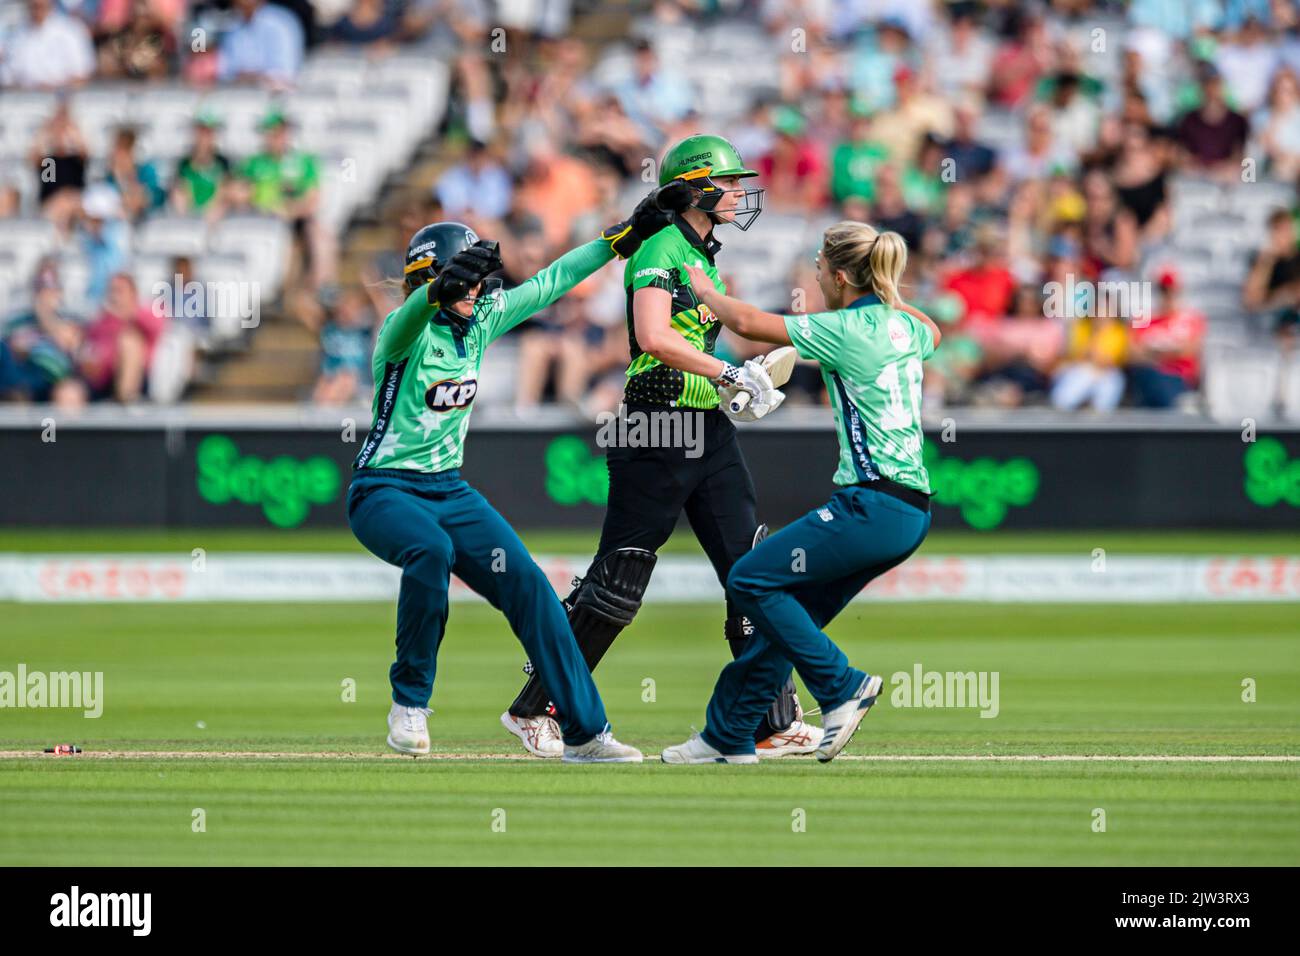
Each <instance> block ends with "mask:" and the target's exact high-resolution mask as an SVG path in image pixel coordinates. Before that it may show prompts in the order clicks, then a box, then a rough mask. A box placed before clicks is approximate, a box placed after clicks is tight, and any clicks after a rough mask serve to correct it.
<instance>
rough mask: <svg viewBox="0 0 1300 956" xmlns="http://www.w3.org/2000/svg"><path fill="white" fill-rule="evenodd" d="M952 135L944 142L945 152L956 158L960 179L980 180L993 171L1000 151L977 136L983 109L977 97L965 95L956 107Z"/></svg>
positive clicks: (958, 180) (956, 174) (954, 160)
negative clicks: (995, 150)
mask: <svg viewBox="0 0 1300 956" xmlns="http://www.w3.org/2000/svg"><path fill="white" fill-rule="evenodd" d="M952 116H953V134H952V138H951V139H949V140H948V141H947V142H945V143H944V144H943V151H944V155H945V156H947V157H950V158H951V159H952V164H953V172H954V174H955V176H956V181H957V182H978V181H979V180H981V179H983V178H984V177H985V176H987V175H989V174H990V173H991V172H993V170H994V167H995V166H996V165H997V158H998V156H997V153H996V152H994V151H993V149H991V148H990V147H989V146H987V145H985V144H984V143H981V142H980V141H979V139H978V138H977V134H976V130H977V129H978V128H979V121H980V110H979V102H978V100H976V99H975V98H974V97H970V96H965V97H962V98H961V99H959V100H957V101H956V105H955V106H954V107H953V114H952Z"/></svg>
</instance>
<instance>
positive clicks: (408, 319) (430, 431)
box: [353, 240, 614, 472]
mask: <svg viewBox="0 0 1300 956" xmlns="http://www.w3.org/2000/svg"><path fill="white" fill-rule="evenodd" d="M613 257H614V253H613V251H612V250H611V249H610V247H609V243H607V242H604V241H601V240H595V241H592V242H589V243H587V244H586V245H583V246H579V247H578V248H576V249H573V250H571V251H570V252H568V253H566V254H565V255H563V256H561V257H560V258H559V259H556V260H555V261H554V262H552V263H551V264H550V265H549V266H547V267H546V268H545V269H543V270H542V271H541V272H539V273H537V275H535V276H533V277H532V278H531V279H529V280H528V281H527V282H524V283H523V284H521V285H518V286H516V287H515V288H513V289H508V290H505V291H501V290H497V291H496V292H494V293H492V294H491V295H486V296H480V297H479V298H478V299H477V300H476V302H475V303H474V317H473V321H472V322H470V323H468V325H467V327H466V328H465V330H464V334H461V333H460V332H459V331H458V330H457V329H455V328H453V327H452V326H451V325H447V324H444V322H443V321H442V320H440V319H438V318H436V315H437V310H436V309H434V307H433V306H432V305H430V304H429V299H428V296H429V289H430V286H429V285H426V286H424V287H423V288H420V289H416V290H415V291H414V292H412V293H411V294H410V295H409V296H407V299H406V301H405V302H404V303H403V304H402V305H401V307H400V308H397V309H394V310H393V311H392V312H390V313H389V314H388V317H387V318H386V319H384V324H383V326H381V327H380V330H379V338H378V341H377V342H376V343H375V352H374V357H373V358H372V359H371V368H372V369H373V371H374V376H375V397H374V402H373V405H372V415H373V418H374V421H373V424H372V425H371V428H370V435H369V437H367V438H366V441H365V444H363V445H362V446H361V451H360V452H358V454H357V458H356V462H355V463H354V464H353V467H354V468H358V469H359V468H400V469H404V470H407V471H430V472H432V471H446V470H447V469H449V468H459V467H460V466H461V463H462V462H463V461H464V458H465V433H466V431H467V430H468V429H469V416H470V411H471V409H472V408H473V403H474V396H475V395H476V394H477V393H478V375H479V368H480V366H481V365H482V363H483V352H484V350H485V349H486V348H487V347H488V345H489V344H490V343H491V342H492V341H493V340H495V339H497V338H499V337H500V336H501V335H504V334H505V333H506V332H508V331H510V330H511V329H513V328H514V327H515V326H516V325H518V324H519V323H521V322H523V321H524V319H526V318H528V317H529V316H530V315H532V314H533V313H535V312H538V311H540V310H541V309H544V308H546V307H547V306H548V305H550V304H551V303H552V302H554V301H555V300H556V299H558V298H560V297H561V296H562V295H564V294H565V293H566V292H568V291H569V290H570V289H572V288H573V287H574V286H575V285H577V284H578V283H579V282H581V281H582V280H583V279H585V278H587V276H589V275H591V274H592V273H593V272H595V271H596V270H597V269H599V268H600V267H601V266H603V265H604V264H605V263H607V262H609V260H610V259H612V258H613Z"/></svg>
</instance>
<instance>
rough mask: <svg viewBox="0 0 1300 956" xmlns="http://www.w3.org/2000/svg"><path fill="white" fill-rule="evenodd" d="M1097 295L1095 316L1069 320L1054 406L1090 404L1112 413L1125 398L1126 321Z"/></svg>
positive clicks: (1064, 408)
mask: <svg viewBox="0 0 1300 956" xmlns="http://www.w3.org/2000/svg"><path fill="white" fill-rule="evenodd" d="M1104 304H1105V302H1104V297H1098V301H1097V306H1098V308H1096V309H1095V310H1094V312H1093V314H1092V315H1088V316H1083V317H1080V318H1076V319H1074V320H1073V321H1072V322H1070V325H1069V328H1068V330H1067V333H1066V334H1067V346H1066V355H1065V360H1064V362H1063V363H1062V364H1061V366H1060V367H1059V368H1057V370H1056V373H1055V377H1054V379H1053V381H1052V392H1051V397H1052V405H1054V406H1055V407H1056V408H1058V409H1061V410H1062V411H1074V410H1075V409H1078V408H1083V407H1084V406H1087V405H1091V406H1092V408H1093V410H1094V411H1097V412H1103V413H1105V412H1112V411H1114V410H1115V408H1116V407H1117V406H1118V405H1119V403H1120V399H1122V398H1123V397H1124V371H1123V367H1124V361H1125V357H1126V354H1127V349H1128V334H1127V329H1126V328H1125V327H1124V323H1123V322H1121V321H1120V320H1119V319H1117V318H1115V317H1114V316H1112V315H1109V314H1108V313H1107V311H1106V309H1105V308H1103V306H1104Z"/></svg>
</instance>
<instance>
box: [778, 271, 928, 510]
mask: <svg viewBox="0 0 1300 956" xmlns="http://www.w3.org/2000/svg"><path fill="white" fill-rule="evenodd" d="M785 327H786V331H787V332H788V333H789V334H790V341H791V343H793V345H794V347H795V349H796V350H797V351H798V352H799V355H800V357H802V358H806V359H812V360H814V361H815V362H817V363H818V364H819V365H821V368H822V379H823V380H824V381H825V382H826V391H827V392H829V393H830V397H831V404H832V406H833V407H834V410H835V430H836V434H837V435H838V437H839V441H840V461H839V467H838V468H836V469H835V478H834V481H835V484H837V485H855V484H857V483H859V482H863V481H875V480H877V479H878V478H880V477H882V476H883V477H885V478H889V479H891V480H893V481H896V482H898V483H899V484H902V485H907V486H908V487H909V488H914V489H916V490H917V491H923V492H925V493H927V494H928V493H929V491H930V476H929V475H928V474H927V473H926V470H925V466H924V465H923V464H921V447H922V445H923V443H924V440H925V439H924V436H923V435H922V433H921V378H922V370H921V363H922V362H923V361H925V360H926V359H928V358H929V357H930V356H931V355H933V354H934V335H933V334H932V333H931V332H930V328H929V326H927V325H926V324H925V323H924V322H922V321H920V320H919V319H917V318H914V317H913V316H912V315H910V314H909V313H907V312H903V311H900V310H898V309H894V308H891V307H890V306H887V305H884V304H883V303H882V302H881V301H880V299H878V298H877V297H876V296H874V295H867V296H863V297H861V298H859V299H857V300H855V301H854V302H853V303H852V304H850V305H849V307H848V308H844V309H836V310H835V311H834V312H816V313H813V314H811V315H787V316H786V317H785Z"/></svg>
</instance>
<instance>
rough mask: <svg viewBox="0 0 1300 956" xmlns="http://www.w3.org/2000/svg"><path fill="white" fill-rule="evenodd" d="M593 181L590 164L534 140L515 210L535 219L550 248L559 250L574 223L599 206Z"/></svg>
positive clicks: (543, 142) (552, 146)
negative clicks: (538, 221)
mask: <svg viewBox="0 0 1300 956" xmlns="http://www.w3.org/2000/svg"><path fill="white" fill-rule="evenodd" d="M594 180H595V177H594V176H593V175H592V171H591V168H590V167H589V166H588V164H587V163H584V162H583V161H582V160H580V159H577V158H576V157H573V156H566V155H564V154H563V153H561V152H559V150H558V149H556V147H555V145H554V144H553V143H552V142H550V141H549V140H546V139H538V140H535V141H534V142H533V143H532V144H530V146H529V156H528V165H527V166H526V167H525V169H524V175H523V178H522V180H521V181H520V183H519V186H518V188H517V189H516V190H515V196H514V199H515V201H514V207H513V211H518V212H521V213H525V214H529V215H532V216H536V217H537V218H538V219H539V220H540V221H541V223H542V227H543V229H544V231H545V233H546V242H547V245H548V246H550V247H551V248H559V247H560V246H563V245H564V244H565V243H567V242H568V241H569V237H570V235H571V233H572V231H573V222H574V220H575V219H576V218H577V217H578V216H579V215H580V214H581V213H583V212H586V211H587V210H589V209H591V208H593V207H594V206H595V205H596V203H597V200H598V198H599V197H598V196H597V193H596V186H595V181H594Z"/></svg>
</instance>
